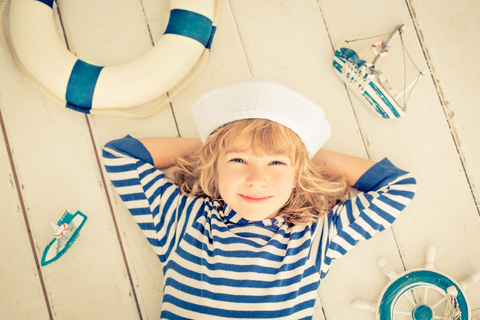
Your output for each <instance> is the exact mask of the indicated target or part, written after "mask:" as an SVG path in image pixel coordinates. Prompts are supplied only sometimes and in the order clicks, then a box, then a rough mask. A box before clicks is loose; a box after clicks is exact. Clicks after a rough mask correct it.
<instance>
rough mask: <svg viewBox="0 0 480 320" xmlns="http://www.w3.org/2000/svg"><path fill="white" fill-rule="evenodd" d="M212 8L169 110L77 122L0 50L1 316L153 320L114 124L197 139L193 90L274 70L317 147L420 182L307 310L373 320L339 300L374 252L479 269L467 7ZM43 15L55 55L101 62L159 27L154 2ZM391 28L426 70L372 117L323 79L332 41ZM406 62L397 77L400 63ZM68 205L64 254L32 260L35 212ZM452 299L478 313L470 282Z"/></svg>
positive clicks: (445, 0)
mask: <svg viewBox="0 0 480 320" xmlns="http://www.w3.org/2000/svg"><path fill="white" fill-rule="evenodd" d="M222 2H223V5H222V10H221V17H220V21H219V25H218V31H217V34H216V36H215V40H214V43H213V47H212V53H211V55H210V59H209V61H208V65H207V67H206V69H205V70H204V72H203V73H202V74H201V76H200V77H199V79H198V80H197V81H196V82H195V83H194V84H193V85H192V86H191V87H189V88H188V89H187V90H186V91H185V92H183V93H182V94H181V95H180V96H179V97H177V98H176V99H175V100H174V102H173V103H172V105H171V106H170V107H168V108H165V109H164V110H162V111H160V112H159V113H158V114H156V115H155V116H153V117H151V118H149V119H145V120H140V121H135V120H127V119H120V118H108V117H101V116H85V115H82V114H79V113H75V112H73V111H71V110H67V109H65V108H63V107H62V106H59V105H56V104H55V103H54V102H51V101H49V100H48V99H47V98H45V97H44V96H42V94H41V93H39V92H37V91H36V90H35V89H34V88H33V87H32V85H31V84H30V83H29V82H27V81H26V80H25V79H23V78H22V77H21V76H20V74H19V73H18V72H17V71H16V69H15V68H14V67H13V66H12V64H11V63H10V61H9V60H8V58H7V56H6V53H5V50H4V48H3V47H2V48H0V74H1V77H0V124H1V128H2V130H1V132H0V188H1V192H0V214H1V217H2V218H3V219H2V223H1V224H0V255H1V256H2V261H1V262H0V314H1V315H2V318H4V319H22V320H23V319H36V320H37V319H158V318H159V314H160V310H161V299H162V274H161V266H160V263H159V262H158V261H157V259H156V257H155V255H154V253H153V251H152V250H151V249H150V247H149V245H148V243H147V241H146V240H145V239H144V238H143V236H142V235H141V233H140V231H139V230H137V227H136V225H135V224H134V222H133V221H132V219H130V217H129V215H128V212H127V210H126V209H125V208H124V206H123V204H122V203H121V201H120V198H119V197H118V196H117V195H116V193H115V192H114V191H113V190H112V188H111V186H110V183H109V182H108V181H106V180H105V176H104V171H103V167H102V165H101V164H100V163H99V154H100V148H101V146H102V145H104V144H105V143H106V142H108V141H110V140H112V139H115V138H118V137H121V136H124V135H126V134H131V135H134V136H136V137H145V136H156V135H163V136H178V135H180V136H186V137H196V136H197V132H196V129H195V126H194V124H193V120H192V119H191V116H190V108H191V105H192V103H193V102H194V101H195V99H196V98H197V97H198V96H199V95H200V94H202V93H204V92H206V91H208V90H211V89H214V88H217V87H219V86H223V85H226V84H230V83H232V82H234V81H236V80H237V79H239V78H243V77H249V76H268V77H273V78H277V79H279V80H281V81H283V82H284V83H285V84H287V85H290V86H292V87H294V88H296V89H297V90H298V91H300V92H301V93H303V94H304V95H306V96H307V97H309V98H310V99H312V100H313V101H315V102H317V103H318V104H320V105H321V106H322V107H324V109H325V110H326V113H327V116H328V118H329V120H330V122H331V125H332V128H333V136H332V138H331V140H330V141H329V142H328V144H327V146H326V148H329V149H332V150H336V151H340V152H344V153H349V154H353V155H357V156H364V157H370V158H371V159H373V160H380V159H382V158H383V157H385V156H387V157H389V158H390V160H391V161H392V162H394V163H395V164H397V165H398V166H399V167H401V168H405V169H407V170H410V171H412V172H414V174H415V175H416V177H417V180H418V183H419V187H418V193H417V195H416V197H415V199H414V201H413V203H412V204H411V206H410V207H408V208H407V210H406V211H405V213H404V214H403V215H402V216H401V217H400V218H399V219H398V221H397V222H396V223H395V224H394V226H393V228H392V229H391V230H388V231H386V232H383V233H381V234H379V235H378V236H376V237H375V238H374V239H372V240H370V241H368V242H364V243H361V244H359V245H358V247H357V248H355V249H354V250H353V251H352V252H351V253H349V254H348V255H347V256H346V257H345V258H343V259H341V260H338V261H336V262H335V263H334V267H333V268H332V271H331V272H330V274H329V275H328V276H327V278H326V279H325V281H324V282H323V283H322V285H321V287H320V290H319V298H318V301H317V305H316V308H315V314H314V319H318V320H320V319H327V320H336V319H340V320H343V319H374V318H375V316H374V314H372V313H369V312H367V311H361V310H355V309H353V308H352V307H350V301H351V300H352V299H355V298H363V299H366V300H370V301H375V300H376V299H377V297H378V295H379V294H380V292H381V291H382V288H383V287H384V286H385V284H386V283H387V279H386V278H385V277H384V276H383V275H382V274H381V272H380V270H379V269H378V267H377V266H376V261H377V260H378V258H380V257H385V258H387V259H388V260H389V261H390V262H391V263H392V264H393V265H394V267H395V268H396V270H397V271H398V272H401V271H403V270H406V269H412V268H416V267H422V266H423V263H424V260H425V257H424V256H425V250H426V248H427V247H428V246H429V245H431V244H435V245H437V259H436V268H437V269H438V270H440V271H442V272H444V273H446V274H449V275H452V276H453V277H454V278H455V279H457V280H460V279H462V278H463V277H464V276H465V275H467V274H468V273H470V272H472V271H475V270H480V216H479V205H480V168H479V166H478V163H479V162H480V145H479V143H478V137H479V136H480V126H478V125H477V123H478V121H479V120H480V109H479V108H478V105H479V104H480V90H479V88H480V81H479V80H478V74H479V73H480V65H479V63H478V58H477V52H478V51H479V50H480V45H479V41H478V40H479V37H478V30H479V29H480V3H478V1H476V0H464V1H461V2H459V1H453V0H421V1H420V0H409V1H406V0H388V1H385V0H383V1H382V0H364V1H355V0H338V1H326V0H279V1H276V0H222ZM56 10H58V11H56V12H57V13H56V17H57V18H56V21H57V22H58V21H59V19H58V12H60V16H61V23H59V22H58V27H59V28H58V29H59V36H61V37H62V38H64V39H65V41H66V43H67V44H68V47H69V48H70V50H71V51H72V52H74V53H75V54H77V55H78V56H79V57H80V58H82V59H84V60H86V61H89V62H91V63H96V64H105V65H115V64H121V63H124V62H126V61H129V60H131V59H134V58H136V57H138V56H139V55H141V54H142V53H143V52H145V51H146V50H148V49H149V48H150V47H151V46H152V45H153V43H155V41H156V40H157V39H158V38H159V37H160V36H161V34H162V33H163V30H164V29H165V26H166V23H167V21H168V1H165V0H164V1H158V0H102V1H94V0H82V1H79V0H76V1H73V0H71V1H60V3H59V5H58V8H56ZM6 18H7V20H8V17H6ZM401 23H403V24H405V25H406V26H407V30H406V32H405V34H404V41H405V44H406V46H407V48H408V50H409V53H410V55H411V56H412V58H413V60H414V61H415V63H416V64H417V65H418V66H419V67H420V68H421V69H428V70H429V71H430V74H428V75H426V76H425V77H424V78H423V79H422V80H421V81H420V82H419V84H418V85H417V86H416V88H415V89H414V92H413V93H412V95H411V97H410V100H409V107H408V109H407V116H406V117H405V118H404V119H401V120H394V121H387V120H383V119H380V118H378V117H376V116H375V115H374V114H373V113H371V112H370V111H369V110H367V109H366V107H364V105H363V104H362V103H361V102H360V101H359V100H358V99H357V98H356V97H355V96H353V95H352V94H351V93H350V92H348V91H347V90H346V88H345V86H344V85H343V83H342V82H341V80H340V79H339V78H337V76H336V75H335V74H334V72H333V69H332V66H331V64H332V58H333V52H334V51H333V48H337V47H338V46H339V45H340V44H341V43H342V41H343V40H345V39H358V38H365V37H369V36H372V35H378V34H382V33H384V32H387V31H389V30H390V29H392V28H393V27H395V26H396V25H397V24H401ZM370 41H371V40H370ZM368 44H369V42H368V41H367V42H365V41H359V42H355V43H352V44H351V46H352V47H353V48H354V49H363V48H364V47H366V46H367V45H368ZM397 44H398V43H397ZM395 49H397V53H393V54H392V57H391V58H390V59H391V60H390V61H389V62H388V66H387V65H386V64H387V63H386V64H385V70H386V71H387V72H388V73H389V75H390V76H391V77H392V79H400V80H397V81H399V82H398V85H397V87H401V86H402V81H403V74H404V70H403V60H402V56H401V47H400V45H399V44H398V46H397V48H394V49H393V50H394V51H395ZM407 66H408V69H407V71H408V72H407V77H409V79H410V80H411V79H413V78H414V77H415V76H414V71H413V68H412V66H411V65H410V64H409V63H408V62H407ZM160 100H161V99H158V101H160ZM158 101H153V102H151V103H149V104H147V105H146V106H142V107H141V108H148V107H151V106H154V105H156V104H157V103H158ZM70 205H73V206H74V207H75V208H78V209H79V210H81V211H82V212H84V213H85V214H86V215H87V216H88V221H87V223H86V225H85V227H84V229H83V230H82V232H81V234H80V237H79V238H78V240H77V241H76V243H75V244H74V246H73V247H72V248H71V249H70V250H69V251H68V252H67V254H66V255H65V256H64V257H62V258H61V259H60V260H58V261H57V262H55V263H53V264H51V265H49V266H47V267H42V268H40V267H39V265H40V262H39V259H40V257H41V254H42V252H43V249H44V248H45V246H46V245H47V244H48V243H49V242H50V240H51V239H52V231H51V227H50V222H51V221H57V220H58V219H59V218H60V216H61V215H62V213H63V211H64V210H65V209H67V208H68V207H70ZM467 294H468V298H469V300H470V303H471V307H472V311H473V312H472V319H476V320H479V319H480V284H477V285H476V286H474V287H472V288H469V289H468V290H467Z"/></svg>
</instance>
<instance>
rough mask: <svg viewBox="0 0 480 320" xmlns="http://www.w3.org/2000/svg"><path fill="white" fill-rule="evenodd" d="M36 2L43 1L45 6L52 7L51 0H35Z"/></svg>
mask: <svg viewBox="0 0 480 320" xmlns="http://www.w3.org/2000/svg"><path fill="white" fill-rule="evenodd" d="M37 1H38V2H41V3H45V4H46V5H47V6H49V7H50V8H52V9H53V0H37Z"/></svg>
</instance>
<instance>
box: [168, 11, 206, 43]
mask: <svg viewBox="0 0 480 320" xmlns="http://www.w3.org/2000/svg"><path fill="white" fill-rule="evenodd" d="M213 29H214V28H213V27H212V20H210V19H209V18H207V17H205V16H203V15H201V14H199V13H196V12H192V11H188V10H182V9H173V10H171V11H170V19H169V20H168V25H167V29H166V30H165V33H164V34H178V35H180V36H185V37H188V38H191V39H194V40H197V41H198V42H200V43H201V44H202V45H203V46H204V47H207V45H209V44H210V43H211V39H210V38H211V36H212V33H213V31H214V30H213Z"/></svg>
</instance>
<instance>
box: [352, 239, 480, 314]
mask: <svg viewBox="0 0 480 320" xmlns="http://www.w3.org/2000/svg"><path fill="white" fill-rule="evenodd" d="M435 254H436V248H435V246H431V247H429V248H428V250H427V254H426V262H425V265H424V268H421V269H414V270H409V271H406V272H404V273H402V274H397V273H396V272H395V270H394V269H393V267H392V266H391V265H390V263H388V262H387V261H386V260H385V259H380V260H379V261H378V265H379V267H380V269H381V270H382V272H383V273H384V274H385V275H386V276H387V277H388V278H389V279H390V282H389V283H388V284H387V285H386V286H385V288H384V289H383V292H382V293H381V294H380V297H379V298H378V301H377V302H376V303H375V302H368V301H364V300H353V301H352V305H353V306H354V307H355V308H357V309H364V310H370V311H371V312H374V313H375V314H376V319H377V320H393V319H394V320H408V319H413V320H435V319H444V320H470V319H471V314H470V304H469V302H468V299H467V296H466V294H465V289H467V288H468V287H470V286H473V285H474V284H475V283H476V282H477V281H478V280H480V271H477V272H473V273H471V274H470V275H468V276H466V277H465V278H464V279H463V280H461V281H460V282H456V281H455V280H454V279H453V278H452V277H450V276H448V275H446V274H444V273H441V272H439V271H437V270H435V269H434V264H433V262H434V260H435Z"/></svg>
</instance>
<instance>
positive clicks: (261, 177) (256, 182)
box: [247, 166, 267, 187]
mask: <svg viewBox="0 0 480 320" xmlns="http://www.w3.org/2000/svg"><path fill="white" fill-rule="evenodd" d="M247 184H248V185H249V186H252V187H263V186H265V185H266V184H267V177H266V175H265V173H264V172H263V170H261V169H260V168H256V167H254V166H251V168H250V170H249V174H248V177H247Z"/></svg>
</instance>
